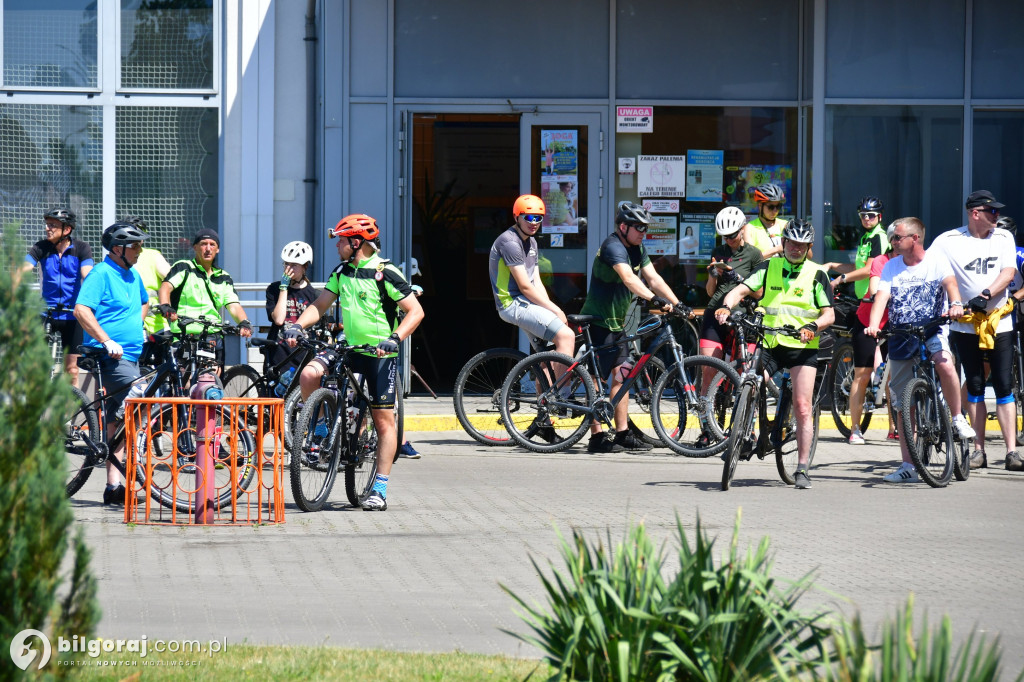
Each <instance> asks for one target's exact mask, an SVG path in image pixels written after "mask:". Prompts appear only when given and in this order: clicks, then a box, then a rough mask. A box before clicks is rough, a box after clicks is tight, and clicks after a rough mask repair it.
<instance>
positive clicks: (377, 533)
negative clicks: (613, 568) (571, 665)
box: [72, 400, 1024, 677]
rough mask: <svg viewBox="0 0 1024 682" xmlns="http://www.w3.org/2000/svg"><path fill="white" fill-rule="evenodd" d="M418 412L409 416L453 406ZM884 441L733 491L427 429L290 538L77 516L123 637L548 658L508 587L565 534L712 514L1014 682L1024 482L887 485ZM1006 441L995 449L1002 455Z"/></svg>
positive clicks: (1023, 602) (821, 449) (683, 471)
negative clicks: (807, 477)
mask: <svg viewBox="0 0 1024 682" xmlns="http://www.w3.org/2000/svg"><path fill="white" fill-rule="evenodd" d="M448 404H450V403H448ZM411 407H412V409H409V408H407V415H414V414H416V413H417V412H422V413H429V412H430V411H432V410H433V411H434V412H435V413H438V414H439V413H441V412H442V411H443V409H444V408H443V407H442V406H441V403H433V402H432V401H429V400H427V401H425V403H423V404H422V405H420V404H419V403H417V402H415V401H413V403H412V404H411ZM884 433H885V432H884V431H870V432H869V434H868V438H869V444H868V445H865V446H859V447H856V446H849V445H847V444H846V443H845V442H843V441H842V440H841V439H840V437H839V434H838V432H834V431H833V432H823V434H822V438H821V441H820V443H819V445H818V452H817V455H816V458H815V466H814V468H813V470H812V472H811V474H812V481H813V488H812V489H811V490H808V491H797V490H795V489H793V488H788V487H786V486H785V485H783V484H782V482H781V481H780V480H779V477H778V474H777V472H776V470H775V464H774V462H773V461H770V460H765V461H764V462H758V461H756V460H755V461H752V462H741V463H740V464H739V467H738V469H737V472H736V478H735V480H734V483H733V487H732V489H731V490H730V491H728V492H722V491H721V490H720V489H719V482H720V478H721V461H720V460H719V459H717V458H711V459H707V460H691V459H686V458H677V457H673V456H668V455H667V454H664V453H666V452H667V451H662V450H655V451H654V453H653V454H640V455H636V454H625V453H620V454H609V455H589V454H587V453H586V451H585V447H584V445H582V444H580V445H577V446H576V447H575V448H573V449H572V450H570V451H569V452H566V453H559V454H555V455H536V454H532V453H528V452H526V451H522V450H517V449H512V448H485V447H481V446H478V445H477V444H476V443H475V442H474V441H472V440H470V439H469V437H468V436H466V435H465V434H463V433H462V432H461V431H420V432H412V433H409V434H407V435H408V436H409V438H410V439H411V440H412V441H413V442H414V443H415V445H416V447H417V448H418V449H419V450H420V451H421V452H423V458H422V459H420V460H401V461H399V462H398V463H397V464H396V465H395V468H394V471H393V472H392V474H393V475H392V482H391V484H390V487H389V496H388V497H389V505H390V508H389V510H388V511H387V512H385V513H367V512H363V511H361V510H355V509H352V508H350V507H349V506H348V505H347V503H346V501H345V495H344V490H343V489H342V488H343V485H342V482H341V481H339V482H338V484H337V486H336V488H335V492H334V495H333V497H332V499H331V502H329V504H328V507H327V508H326V509H325V510H324V511H322V512H319V513H313V514H304V513H302V512H300V511H299V510H298V509H297V508H296V507H295V506H294V505H293V504H292V503H291V491H290V489H288V488H287V486H286V493H285V496H286V499H287V501H288V504H287V507H286V523H284V524H283V525H279V526H262V527H258V528H252V527H236V528H225V527H218V528H201V527H184V528H172V527H151V526H136V527H129V526H126V525H125V524H124V523H123V522H122V513H121V510H120V509H118V510H116V511H115V510H114V509H112V508H104V507H103V506H102V505H101V504H100V499H101V490H102V476H99V475H94V476H93V477H92V479H91V480H90V481H89V482H88V483H87V485H86V487H85V488H84V489H83V490H82V491H80V492H79V493H78V494H77V495H76V496H75V498H74V499H73V500H72V504H73V507H74V509H75V515H76V518H77V519H78V521H79V523H80V524H81V525H82V526H83V527H84V528H85V530H86V537H87V540H88V542H89V544H90V546H91V547H92V549H93V552H94V554H93V570H94V572H95V574H96V575H97V576H98V577H99V579H100V601H101V604H102V607H103V620H102V623H101V625H100V628H99V633H100V635H101V636H103V637H108V638H110V637H115V638H137V637H140V636H141V635H143V634H145V635H147V636H148V637H149V638H150V639H156V638H162V639H168V640H169V639H182V638H195V639H201V640H208V639H221V638H225V637H226V638H227V641H228V643H229V644H230V643H232V642H236V643H238V642H243V641H247V642H253V643H274V644H320V643H326V644H329V645H335V646H345V647H374V648H378V647H379V648H385V649H395V650H409V651H453V650H460V651H468V652H480V653H503V654H509V655H514V656H524V657H536V656H539V653H538V651H537V650H535V649H533V648H531V647H529V646H527V645H525V644H522V643H521V642H519V641H518V640H517V639H515V638H514V637H512V636H510V635H509V634H506V633H504V632H503V631H502V630H513V631H517V632H526V627H525V625H524V624H523V623H522V621H520V620H519V618H518V617H517V616H516V614H515V611H514V605H513V602H512V600H511V599H510V598H509V596H508V595H507V594H505V593H504V592H503V591H502V589H501V587H500V585H506V586H507V587H508V588H509V589H511V590H513V591H514V592H516V593H517V594H520V595H523V596H525V597H526V598H527V599H528V600H541V599H542V598H543V595H542V592H541V585H540V582H539V580H538V578H537V575H536V574H535V571H534V569H533V567H532V566H531V564H530V561H529V558H530V557H531V556H532V557H536V558H537V559H539V563H540V564H541V565H542V566H543V565H546V562H547V560H548V559H557V544H556V528H557V529H560V530H561V531H562V532H563V533H568V532H569V530H570V529H571V528H572V527H579V528H582V529H584V530H585V531H586V532H587V533H589V534H591V535H592V536H594V537H596V536H597V535H601V536H602V537H603V536H604V534H605V533H606V532H609V531H610V533H611V536H612V539H613V541H617V540H618V539H620V538H622V536H623V534H624V530H625V528H626V526H627V524H628V523H629V522H631V521H643V522H644V523H645V524H646V526H647V529H648V530H649V532H650V533H651V534H652V535H653V537H654V538H655V539H656V541H659V542H660V541H667V542H668V543H669V545H670V546H671V544H672V538H673V536H674V532H675V522H676V521H675V520H676V516H677V515H678V518H679V519H680V520H681V521H682V523H683V525H684V526H685V528H686V530H687V533H688V535H689V537H690V538H691V539H692V537H693V534H692V533H693V528H694V525H695V522H696V519H697V517H698V515H699V516H700V519H701V521H702V523H703V524H704V527H705V528H707V529H708V530H709V532H710V533H712V534H713V535H717V536H718V538H719V548H720V550H721V551H725V549H726V547H727V543H728V540H729V537H730V534H731V531H732V527H733V523H734V520H735V518H736V515H737V513H738V512H740V511H741V513H742V521H741V524H742V525H741V546H748V545H754V544H756V543H757V542H758V540H759V539H760V538H761V537H762V536H765V535H767V536H769V537H770V538H771V547H772V550H773V552H774V554H775V573H776V575H777V576H779V577H783V578H796V577H798V576H801V575H803V574H805V573H807V572H808V571H814V573H815V575H816V580H817V584H818V586H819V587H820V588H821V591H818V592H814V593H811V594H810V595H808V596H807V597H806V598H805V601H804V602H803V603H804V605H805V606H807V607H811V606H814V605H818V604H830V605H833V606H834V607H835V608H838V609H841V610H842V611H844V612H846V613H848V614H852V613H853V612H854V611H855V610H860V612H861V613H862V615H863V616H864V618H865V622H866V624H867V626H868V628H869V631H870V632H874V631H875V628H876V626H877V624H878V623H879V622H880V620H881V619H882V618H884V617H887V616H890V615H892V614H893V613H894V612H895V611H896V610H897V609H898V608H900V607H901V606H902V604H903V603H904V601H905V600H906V598H907V595H908V594H909V593H910V592H914V594H915V595H916V603H917V613H918V614H919V616H920V614H922V613H923V612H924V610H925V609H927V611H928V613H929V615H930V617H931V619H932V621H933V622H936V623H937V622H938V620H939V617H940V615H941V614H944V613H948V614H949V615H950V616H951V617H952V620H953V627H954V632H955V634H956V635H957V637H958V638H963V637H966V636H967V634H968V633H969V632H971V631H973V630H976V631H979V632H984V633H988V634H989V635H990V636H991V635H994V634H999V635H1000V636H1001V638H1002V644H1003V651H1004V659H1003V660H1004V672H1006V673H1009V674H1012V675H1013V676H1015V675H1016V674H1017V673H1018V672H1019V671H1020V670H1021V669H1022V667H1024V635H1022V632H1024V608H1022V607H1024V597H1022V596H1021V592H1022V591H1021V589H1020V583H1019V580H1020V578H1019V575H1020V567H1021V565H1022V564H1024V534H1022V533H1021V528H1020V516H1021V508H1022V497H1024V474H1020V473H1010V472H1007V471H1005V470H1003V469H1002V468H1001V467H1002V457H992V456H991V455H990V462H989V463H990V466H991V467H992V468H990V469H987V470H982V471H976V472H974V474H972V476H971V478H970V480H969V481H967V482H964V483H957V482H953V483H951V484H950V486H949V487H948V488H945V489H941V490H936V489H932V488H929V487H928V486H927V485H925V484H923V483H920V484H913V485H903V486H898V485H892V484H886V483H883V482H882V480H881V477H882V475H884V474H885V473H888V472H889V471H891V470H893V468H895V465H896V463H897V462H898V459H899V449H898V446H897V445H896V444H895V443H891V442H889V443H887V442H885V441H884V440H883V439H884ZM992 435H993V434H992V433H990V438H989V440H990V444H989V451H990V453H991V452H998V451H999V450H1000V449H999V448H998V447H996V446H995V443H994V442H993V439H992ZM836 595H842V596H843V597H846V598H848V599H849V601H843V600H841V599H839V598H838V597H837V596H836ZM1008 677H1009V675H1008Z"/></svg>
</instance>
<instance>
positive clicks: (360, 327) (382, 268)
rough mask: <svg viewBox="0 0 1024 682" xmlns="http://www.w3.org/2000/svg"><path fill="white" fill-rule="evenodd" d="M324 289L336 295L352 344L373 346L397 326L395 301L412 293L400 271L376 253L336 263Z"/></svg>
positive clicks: (396, 303) (346, 333)
mask: <svg viewBox="0 0 1024 682" xmlns="http://www.w3.org/2000/svg"><path fill="white" fill-rule="evenodd" d="M324 288H325V289H326V290H327V291H329V292H331V293H332V294H334V295H335V296H337V297H338V302H339V304H340V305H341V319H342V324H344V326H345V337H346V338H347V339H348V342H349V343H350V344H352V345H353V346H360V345H363V344H369V345H371V346H376V345H377V344H378V343H380V342H381V341H383V340H384V339H386V338H388V337H389V336H391V334H392V333H393V332H394V331H395V330H396V329H398V301H401V300H402V299H403V298H405V297H406V296H409V295H410V294H412V287H411V286H409V283H408V282H407V281H405V277H403V276H402V271H401V270H399V269H398V268H396V267H395V266H394V265H392V264H391V261H388V260H385V259H383V258H381V257H380V255H379V254H374V255H373V256H371V257H370V258H367V259H366V260H364V261H362V262H360V263H357V264H355V265H354V266H353V265H352V264H350V263H343V264H341V265H339V266H338V267H336V268H335V269H334V272H332V273H331V277H330V279H328V280H327V286H326V287H324ZM395 355H397V353H396V354H395ZM392 357H393V355H392Z"/></svg>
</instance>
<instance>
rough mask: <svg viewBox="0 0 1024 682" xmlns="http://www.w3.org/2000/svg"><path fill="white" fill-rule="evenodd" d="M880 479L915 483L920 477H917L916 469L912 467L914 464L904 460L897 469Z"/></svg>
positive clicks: (887, 481) (889, 481)
mask: <svg viewBox="0 0 1024 682" xmlns="http://www.w3.org/2000/svg"><path fill="white" fill-rule="evenodd" d="M882 480H883V481H885V482H886V483H917V482H918V481H920V480H921V479H920V477H918V475H917V469H915V468H914V465H913V464H911V463H909V462H904V463H903V464H901V465H900V468H899V469H897V470H896V471H894V472H892V473H891V474H888V475H886V476H885V477H883V478H882Z"/></svg>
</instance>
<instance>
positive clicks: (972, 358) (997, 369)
mask: <svg viewBox="0 0 1024 682" xmlns="http://www.w3.org/2000/svg"><path fill="white" fill-rule="evenodd" d="M1013 335H1014V332H1013V331H1012V330H1011V331H1006V332H1001V333H999V334H996V341H995V347H994V348H992V349H991V350H985V349H983V348H979V347H978V335H977V334H969V333H966V332H950V335H949V337H950V341H951V342H952V343H953V346H954V347H955V348H956V354H957V357H958V358H959V359H960V364H961V366H962V367H963V370H964V376H965V377H967V380H966V381H965V382H964V385H966V386H967V402H970V403H980V402H984V401H985V361H986V360H987V361H988V363H989V366H990V368H991V371H990V372H989V379H990V380H991V381H992V390H993V391H995V394H996V404H999V405H1001V404H1003V403H1012V402H1013V342H1014V337H1013Z"/></svg>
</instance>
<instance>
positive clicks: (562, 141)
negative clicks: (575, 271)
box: [540, 130, 580, 234]
mask: <svg viewBox="0 0 1024 682" xmlns="http://www.w3.org/2000/svg"><path fill="white" fill-rule="evenodd" d="M577 135H578V133H577V131H575V130H541V134H540V140H541V159H540V162H541V163H540V168H541V174H540V191H541V199H543V200H544V206H545V208H546V210H547V212H546V214H545V216H544V222H543V223H542V226H543V230H544V232H547V233H549V234H576V233H578V232H579V225H578V223H579V210H580V206H579V151H578V146H577V145H578V138H577Z"/></svg>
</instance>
